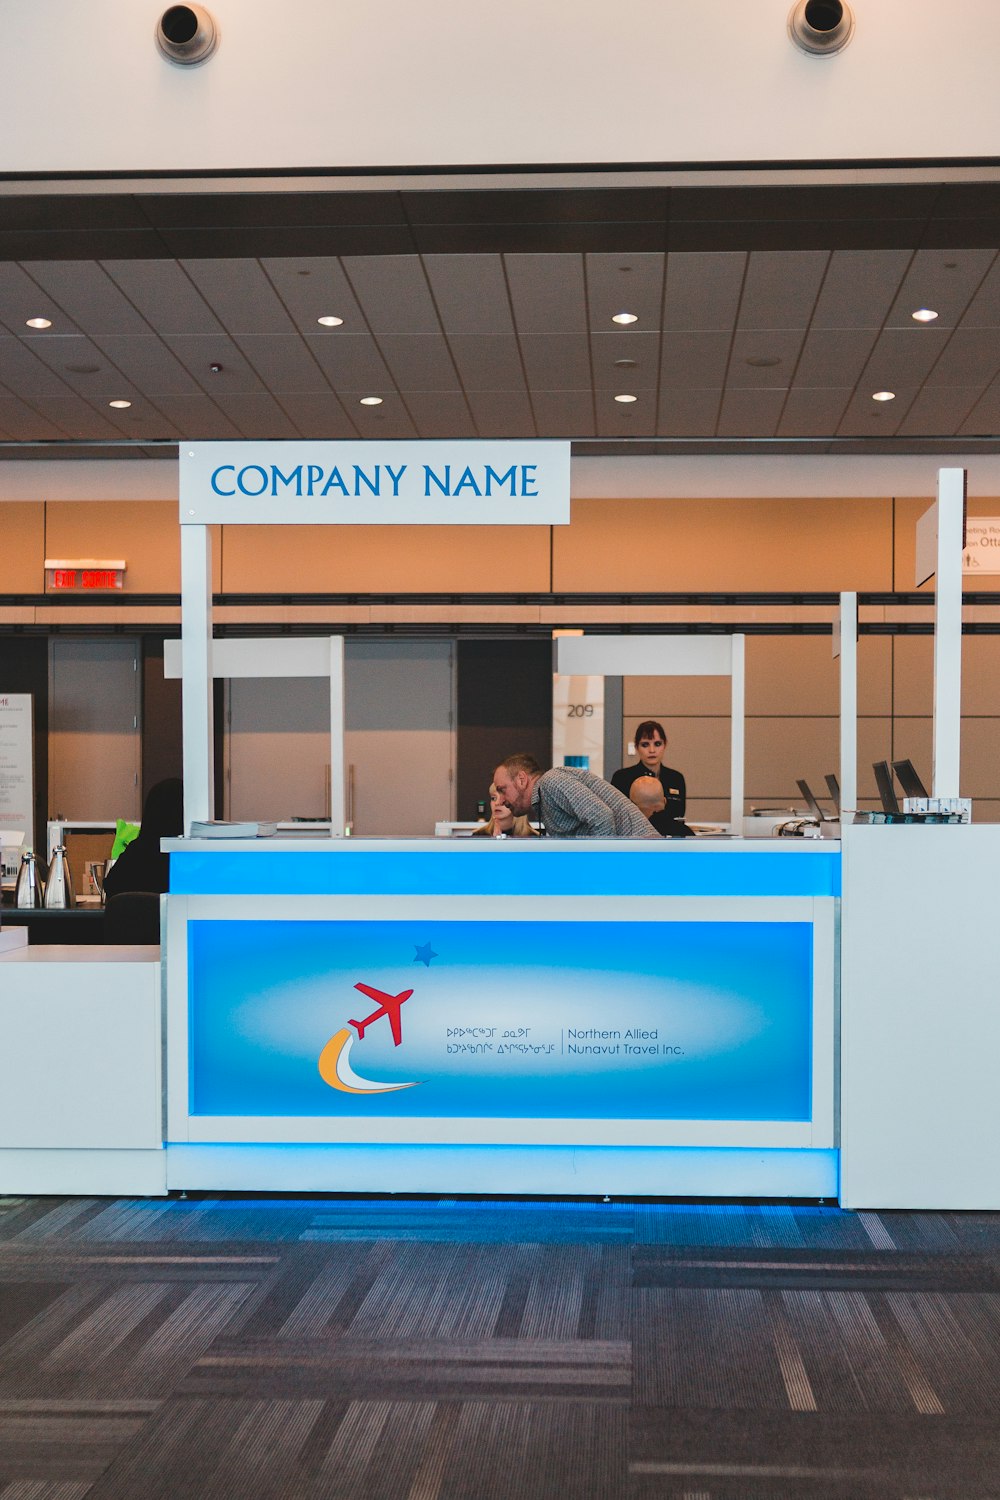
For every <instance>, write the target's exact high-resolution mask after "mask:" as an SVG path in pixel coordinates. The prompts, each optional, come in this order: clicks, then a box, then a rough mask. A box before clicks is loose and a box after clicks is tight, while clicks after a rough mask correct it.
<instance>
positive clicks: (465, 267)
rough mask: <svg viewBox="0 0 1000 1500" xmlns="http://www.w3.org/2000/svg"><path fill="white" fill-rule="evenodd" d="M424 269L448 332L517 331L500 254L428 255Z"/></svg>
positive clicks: (495, 333)
mask: <svg viewBox="0 0 1000 1500" xmlns="http://www.w3.org/2000/svg"><path fill="white" fill-rule="evenodd" d="M424 269H425V270H426V272H427V277H428V280H429V281H430V284H431V291H432V292H433V294H434V300H435V302H436V303H437V309H438V314H439V315H440V318H441V326H442V327H443V329H444V331H445V333H446V334H448V335H449V336H450V335H453V334H455V335H473V334H484V335H488V334H493V335H503V334H511V333H513V332H514V319H513V317H512V316H511V310H510V295H509V293H508V290H507V279H506V277H505V275H504V268H503V260H502V258H501V257H500V256H499V255H425V256H424Z"/></svg>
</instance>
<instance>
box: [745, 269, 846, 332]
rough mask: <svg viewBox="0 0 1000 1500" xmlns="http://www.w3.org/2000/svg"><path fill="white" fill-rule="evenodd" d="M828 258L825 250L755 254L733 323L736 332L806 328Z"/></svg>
mask: <svg viewBox="0 0 1000 1500" xmlns="http://www.w3.org/2000/svg"><path fill="white" fill-rule="evenodd" d="M829 259H830V255H829V252H828V251H826V250H796V251H787V250H756V251H754V253H753V254H752V255H751V256H750V260H749V263H748V265H747V274H746V279H745V281H744V283H743V296H742V298H741V300H740V311H739V316H738V319H737V322H738V325H739V327H740V328H751V329H757V328H806V327H808V325H809V320H810V318H811V317H812V315H813V310H814V308H815V306H816V298H817V296H818V295H819V289H820V286H821V284H822V281H823V275H824V272H825V271H826V268H827V264H828V262H829Z"/></svg>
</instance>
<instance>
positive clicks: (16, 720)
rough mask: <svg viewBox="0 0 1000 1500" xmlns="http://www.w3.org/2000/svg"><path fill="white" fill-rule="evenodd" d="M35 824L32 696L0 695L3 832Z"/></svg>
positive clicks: (0, 818) (0, 821)
mask: <svg viewBox="0 0 1000 1500" xmlns="http://www.w3.org/2000/svg"><path fill="white" fill-rule="evenodd" d="M34 823H35V791H34V749H33V739H32V733H31V694H30V693H0V828H20V829H22V830H24V831H25V832H27V833H28V836H29V839H30V837H31V833H30V830H31V829H32V828H33V827H34Z"/></svg>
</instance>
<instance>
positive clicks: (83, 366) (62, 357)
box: [25, 334, 133, 396]
mask: <svg viewBox="0 0 1000 1500" xmlns="http://www.w3.org/2000/svg"><path fill="white" fill-rule="evenodd" d="M25 343H27V340H25ZM31 348H32V350H33V351H34V352H37V354H38V358H39V359H40V360H42V361H43V363H45V364H47V365H48V367H49V369H50V370H52V372H53V373H54V374H55V375H57V376H58V377H59V379H60V380H61V381H63V382H64V383H65V385H67V386H70V387H71V388H72V389H73V390H74V391H76V392H77V393H78V394H80V395H83V396H91V395H95V396H99V395H100V394H101V393H102V392H103V393H107V394H109V395H116V394H117V395H120V396H131V395H132V394H133V393H132V392H131V391H128V390H125V389H124V387H125V386H126V385H127V383H128V382H127V381H126V380H125V379H124V377H123V376H122V375H121V373H120V372H119V371H117V370H116V369H115V367H114V366H113V365H112V364H111V363H110V361H109V360H108V358H107V356H106V355H105V354H103V353H102V351H101V350H100V349H99V348H98V347H97V345H96V344H94V343H91V341H90V339H88V338H84V337H83V335H82V334H67V335H66V336H62V335H60V336H58V337H56V338H48V339H40V340H38V341H37V343H36V342H33V343H32V345H31Z"/></svg>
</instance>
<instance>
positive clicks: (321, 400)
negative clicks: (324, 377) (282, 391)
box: [282, 391, 358, 442]
mask: <svg viewBox="0 0 1000 1500" xmlns="http://www.w3.org/2000/svg"><path fill="white" fill-rule="evenodd" d="M282 404H283V406H284V408H285V410H286V411H287V412H288V415H289V416H290V417H291V419H292V421H293V422H294V423H295V425H296V427H297V428H298V429H299V431H300V432H301V433H302V434H303V435H304V436H308V437H310V438H313V439H315V440H316V441H317V442H319V441H322V440H324V439H325V440H327V441H332V440H334V439H337V440H349V439H350V438H356V437H357V435H358V429H357V427H356V426H355V425H354V423H353V422H352V421H351V419H350V417H349V416H348V415H347V412H346V411H345V410H344V408H343V405H342V404H341V402H340V401H339V399H338V398H337V397H336V396H335V395H333V393H332V392H330V391H327V392H326V394H325V395H318V394H313V393H307V392H301V391H297V392H295V394H294V395H288V396H285V397H284V398H283V401H282Z"/></svg>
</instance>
